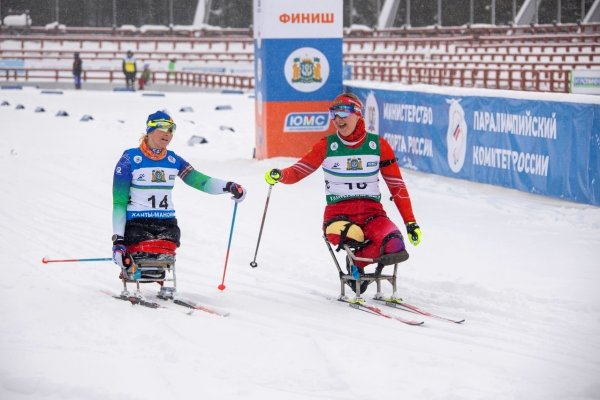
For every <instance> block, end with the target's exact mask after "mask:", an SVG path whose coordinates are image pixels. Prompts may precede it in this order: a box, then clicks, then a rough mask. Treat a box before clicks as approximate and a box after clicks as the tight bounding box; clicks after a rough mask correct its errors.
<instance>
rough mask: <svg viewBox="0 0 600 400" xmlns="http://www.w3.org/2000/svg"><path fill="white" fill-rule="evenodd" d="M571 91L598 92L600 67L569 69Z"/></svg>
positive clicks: (599, 87)
mask: <svg viewBox="0 0 600 400" xmlns="http://www.w3.org/2000/svg"><path fill="white" fill-rule="evenodd" d="M571 93H582V94H600V69H574V70H573V71H571Z"/></svg>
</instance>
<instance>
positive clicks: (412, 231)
mask: <svg viewBox="0 0 600 400" xmlns="http://www.w3.org/2000/svg"><path fill="white" fill-rule="evenodd" d="M406 233H408V240H410V243H411V244H412V245H413V246H417V245H418V244H419V243H421V236H422V233H421V228H419V225H417V223H416V222H409V223H408V224H406Z"/></svg>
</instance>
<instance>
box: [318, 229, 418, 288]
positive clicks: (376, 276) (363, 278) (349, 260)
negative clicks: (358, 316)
mask: <svg viewBox="0 0 600 400" xmlns="http://www.w3.org/2000/svg"><path fill="white" fill-rule="evenodd" d="M323 239H325V244H326V245H327V248H328V249H329V253H330V254H331V257H332V258H333V261H334V262H335V266H336V267H337V270H338V273H339V276H340V297H339V298H340V299H343V298H346V283H347V282H349V281H353V282H354V285H355V286H354V292H355V294H356V296H355V298H354V300H361V299H362V298H361V297H360V287H361V284H362V283H363V282H369V281H371V282H372V281H375V283H376V284H377V293H376V294H375V298H376V299H382V298H384V294H383V292H382V291H381V282H382V281H388V282H389V283H390V285H392V296H391V298H392V299H396V298H398V297H397V296H396V277H397V274H398V264H399V263H400V262H402V261H405V260H407V259H408V253H407V252H406V251H404V252H403V253H402V255H401V258H399V259H398V260H397V262H394V263H390V264H386V263H385V261H386V260H387V259H386V256H382V257H379V258H375V259H373V258H365V257H357V256H356V255H354V251H353V250H352V249H351V248H350V247H349V246H348V245H347V244H343V245H342V248H343V249H344V250H345V251H346V267H347V269H348V270H347V271H346V272H344V271H343V270H342V267H341V266H340V263H339V262H338V259H337V257H336V256H335V253H334V252H333V249H332V248H331V244H330V243H329V241H328V240H327V237H326V236H323ZM354 261H364V262H367V263H369V264H372V263H377V267H376V269H375V272H373V273H363V274H360V275H359V277H358V279H356V278H355V277H354V275H352V271H351V270H350V268H351V266H352V265H353V264H354ZM380 261H384V263H383V264H382V263H380ZM386 265H393V266H394V272H393V273H392V274H391V275H390V274H383V273H382V272H383V268H384V267H385V266H386Z"/></svg>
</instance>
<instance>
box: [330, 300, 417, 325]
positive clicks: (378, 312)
mask: <svg viewBox="0 0 600 400" xmlns="http://www.w3.org/2000/svg"><path fill="white" fill-rule="evenodd" d="M338 301H341V302H343V303H347V304H348V305H349V306H350V307H351V308H354V309H356V310H361V311H365V312H368V313H370V314H373V315H379V316H380V317H384V318H387V319H393V320H395V321H398V322H402V323H403V324H407V325H413V326H419V325H423V324H424V323H425V321H416V320H412V319H406V318H402V317H398V316H396V315H391V314H387V313H384V312H383V311H381V309H379V308H378V307H375V306H372V305H370V304H365V303H359V302H356V303H355V302H352V301H350V300H347V299H344V298H340V299H338Z"/></svg>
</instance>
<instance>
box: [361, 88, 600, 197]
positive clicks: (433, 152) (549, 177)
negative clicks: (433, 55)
mask: <svg viewBox="0 0 600 400" xmlns="http://www.w3.org/2000/svg"><path fill="white" fill-rule="evenodd" d="M349 89H350V90H351V91H352V92H354V93H356V94H357V95H358V96H359V97H360V98H361V99H362V100H363V102H364V104H365V122H366V125H367V130H369V131H370V132H373V133H377V134H379V135H380V136H383V137H384V138H385V139H386V140H387V141H388V142H389V143H390V145H391V146H392V148H393V149H394V150H395V153H396V155H397V157H398V161H399V165H400V166H401V167H403V168H410V169H414V170H419V171H423V172H432V173H435V174H439V175H444V176H449V177H454V178H461V179H467V180H471V181H475V182H481V183H488V184H493V185H499V186H504V187H508V188H514V189H518V190H521V191H525V192H529V193H538V194H542V195H546V196H552V197H558V198H561V199H565V200H571V201H577V202H583V203H588V204H594V205H600V105H598V104H584V103H570V102H559V101H544V100H529V99H515V98H495V97H480V96H448V95H442V94H431V93H419V92H405V91H393V90H381V89H367V88H361V87H350V88H349Z"/></svg>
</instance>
